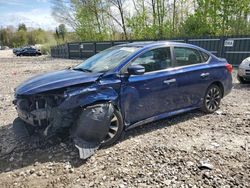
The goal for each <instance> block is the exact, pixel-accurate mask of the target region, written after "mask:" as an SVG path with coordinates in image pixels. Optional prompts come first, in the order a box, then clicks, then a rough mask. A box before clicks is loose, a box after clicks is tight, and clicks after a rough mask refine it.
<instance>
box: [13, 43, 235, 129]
mask: <svg viewBox="0 0 250 188" xmlns="http://www.w3.org/2000/svg"><path fill="white" fill-rule="evenodd" d="M120 46H121V47H130V46H131V47H132V46H134V47H138V50H137V51H136V52H134V53H133V54H131V55H130V56H129V57H127V58H126V59H125V60H123V61H122V62H120V64H119V65H118V66H117V67H115V68H114V69H112V70H109V71H107V72H102V73H100V72H92V73H90V72H82V71H76V70H62V71H56V72H52V73H47V74H44V75H40V76H37V77H34V78H32V79H30V80H28V81H26V82H24V83H23V84H21V85H20V86H19V87H17V89H16V93H15V95H16V96H17V97H18V96H26V97H28V96H33V95H36V94H41V93H46V92H48V91H51V90H57V89H60V90H63V92H64V93H63V94H64V100H63V102H62V103H61V104H60V105H59V108H60V109H63V110H67V109H73V108H77V107H85V106H88V105H90V104H94V103H99V102H103V101H110V102H112V103H113V104H114V105H115V106H116V107H117V108H118V109H119V110H120V111H121V114H122V116H123V119H124V123H125V125H126V126H127V127H129V126H136V125H141V124H143V123H148V122H151V121H154V120H158V119H162V118H165V117H168V116H171V115H176V114H178V113H182V112H185V111H189V110H192V109H195V108H200V107H201V105H202V102H203V98H204V95H205V92H206V90H207V88H208V87H209V85H211V84H212V83H214V82H218V83H220V84H221V85H222V86H223V90H224V95H226V94H228V93H229V92H230V91H231V88H232V76H231V74H230V73H229V72H228V71H227V69H226V66H225V65H226V64H227V62H226V61H225V60H222V59H219V58H217V57H216V56H214V55H213V54H211V53H209V52H208V51H206V50H204V49H201V48H199V47H197V46H193V45H190V44H184V43H174V42H147V43H145V42H144V43H143V42H140V43H131V44H125V45H120ZM173 46H179V47H190V48H194V49H197V50H199V51H203V52H205V53H207V54H209V56H210V59H209V61H208V62H206V63H200V64H196V65H191V66H183V67H176V68H168V69H164V70H160V71H154V72H148V73H145V74H143V75H130V76H128V75H126V74H123V73H122V71H123V69H124V67H127V66H128V65H129V63H130V61H131V60H132V59H134V58H136V57H137V56H139V55H140V54H142V53H144V52H146V51H148V50H150V49H154V48H160V47H173ZM173 62H175V59H173ZM204 72H208V73H209V74H210V76H209V77H207V78H201V76H200V75H201V74H202V73H204ZM171 79H174V80H175V81H174V82H173V83H170V84H166V83H165V81H166V80H171Z"/></svg>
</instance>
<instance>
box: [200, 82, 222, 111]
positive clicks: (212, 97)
mask: <svg viewBox="0 0 250 188" xmlns="http://www.w3.org/2000/svg"><path fill="white" fill-rule="evenodd" d="M221 98H222V91H221V88H220V87H219V86H218V85H216V84H212V85H211V86H209V87H208V89H207V91H206V94H205V97H204V101H203V107H202V108H201V109H202V111H204V112H205V113H213V112H215V111H216V110H218V109H219V106H220V101H221Z"/></svg>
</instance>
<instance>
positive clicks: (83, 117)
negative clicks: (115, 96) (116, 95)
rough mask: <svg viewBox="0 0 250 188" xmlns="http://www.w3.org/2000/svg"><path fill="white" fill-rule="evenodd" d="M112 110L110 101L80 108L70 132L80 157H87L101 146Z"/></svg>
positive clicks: (106, 132) (107, 129)
mask: <svg viewBox="0 0 250 188" xmlns="http://www.w3.org/2000/svg"><path fill="white" fill-rule="evenodd" d="M113 112H114V108H113V105H112V104H111V103H105V104H97V105H93V106H89V107H87V108H85V109H83V110H82V112H81V114H80V116H79V119H78V121H77V123H76V126H75V127H73V129H72V132H71V136H72V137H73V139H74V142H75V146H76V147H77V148H78V150H79V155H80V158H81V159H87V158H88V157H90V156H91V155H93V154H94V153H95V151H96V150H97V149H98V148H99V147H100V146H101V143H102V141H103V140H104V139H105V137H106V136H107V134H108V131H109V124H110V120H111V116H112V114H113Z"/></svg>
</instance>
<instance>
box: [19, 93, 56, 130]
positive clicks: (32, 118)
mask: <svg viewBox="0 0 250 188" xmlns="http://www.w3.org/2000/svg"><path fill="white" fill-rule="evenodd" d="M15 103H16V109H17V112H18V115H19V117H20V118H21V119H23V120H24V121H26V122H27V123H30V124H32V125H34V126H41V127H45V126H48V125H49V124H50V121H51V111H52V108H53V107H55V106H57V100H56V98H55V97H51V96H50V97H43V96H37V97H30V98H18V99H16V102H15Z"/></svg>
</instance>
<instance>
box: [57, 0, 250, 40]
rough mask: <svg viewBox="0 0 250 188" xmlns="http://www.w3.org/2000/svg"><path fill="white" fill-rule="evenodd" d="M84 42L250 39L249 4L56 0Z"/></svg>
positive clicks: (62, 17) (61, 17)
mask: <svg viewBox="0 0 250 188" xmlns="http://www.w3.org/2000/svg"><path fill="white" fill-rule="evenodd" d="M52 8H53V16H54V17H55V18H56V19H57V20H58V21H60V22H62V23H65V24H67V25H69V26H70V27H72V28H73V29H74V31H75V32H76V33H77V35H78V37H79V38H80V39H81V40H116V39H125V40H126V39H160V38H169V37H178V36H182V37H184V36H185V37H189V36H192V37H193V36H205V35H206V36H208V35H247V34H250V0H240V1H239V0H220V1H219V0H72V1H65V0H52Z"/></svg>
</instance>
